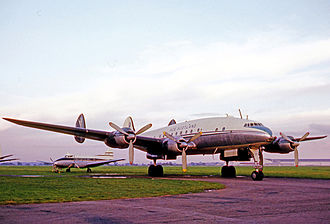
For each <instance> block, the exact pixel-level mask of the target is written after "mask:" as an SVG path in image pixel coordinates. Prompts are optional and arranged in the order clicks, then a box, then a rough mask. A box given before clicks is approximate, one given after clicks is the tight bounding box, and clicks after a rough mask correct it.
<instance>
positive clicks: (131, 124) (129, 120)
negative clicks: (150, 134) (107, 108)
mask: <svg viewBox="0 0 330 224" xmlns="http://www.w3.org/2000/svg"><path fill="white" fill-rule="evenodd" d="M123 127H124V128H130V129H132V130H133V131H134V132H135V127H134V122H133V119H132V117H131V116H129V117H127V118H126V120H125V121H124V124H123Z"/></svg>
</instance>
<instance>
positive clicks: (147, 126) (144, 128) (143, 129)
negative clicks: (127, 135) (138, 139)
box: [136, 124, 152, 135]
mask: <svg viewBox="0 0 330 224" xmlns="http://www.w3.org/2000/svg"><path fill="white" fill-rule="evenodd" d="M151 126H152V124H147V125H146V126H144V127H142V128H140V130H138V131H137V132H136V135H139V134H142V133H143V132H145V131H146V130H148V129H149V128H151Z"/></svg>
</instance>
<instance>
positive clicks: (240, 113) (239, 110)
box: [238, 109, 243, 119]
mask: <svg viewBox="0 0 330 224" xmlns="http://www.w3.org/2000/svg"><path fill="white" fill-rule="evenodd" d="M238 112H239V115H240V116H241V119H243V116H242V112H241V109H238Z"/></svg>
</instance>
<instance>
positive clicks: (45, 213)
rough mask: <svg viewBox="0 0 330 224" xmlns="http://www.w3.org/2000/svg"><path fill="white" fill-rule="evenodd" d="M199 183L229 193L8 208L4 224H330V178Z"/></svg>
mask: <svg viewBox="0 0 330 224" xmlns="http://www.w3.org/2000/svg"><path fill="white" fill-rule="evenodd" d="M185 179H187V178H185ZM189 179H190V178H189ZM194 179H196V180H204V181H212V182H219V183H223V184H225V185H226V189H223V190H217V191H209V192H203V193H195V194H184V195H175V196H163V197H152V198H138V199H116V200H104V201H86V202H68V203H45V204H30V205H2V206H0V223H281V224H282V223H330V180H312V179H294V178H265V179H264V180H263V181H252V180H251V179H250V178H249V177H238V178H235V179H224V178H219V177H217V178H215V177H209V178H194Z"/></svg>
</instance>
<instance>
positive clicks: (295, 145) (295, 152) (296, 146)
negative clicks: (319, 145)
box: [280, 132, 309, 167]
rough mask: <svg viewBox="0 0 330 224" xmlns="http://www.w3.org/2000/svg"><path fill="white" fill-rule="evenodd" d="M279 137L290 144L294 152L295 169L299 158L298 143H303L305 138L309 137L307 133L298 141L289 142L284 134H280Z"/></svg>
mask: <svg viewBox="0 0 330 224" xmlns="http://www.w3.org/2000/svg"><path fill="white" fill-rule="evenodd" d="M280 135H281V136H282V137H283V138H284V139H285V140H287V141H288V142H290V144H291V147H292V148H293V151H294V164H295V166H296V167H298V163H299V156H298V146H299V145H300V143H299V142H301V141H304V140H305V139H306V138H307V136H308V135H309V132H306V133H305V134H304V135H303V136H302V137H301V138H300V139H298V140H295V141H293V140H291V139H290V138H289V137H288V136H286V135H285V134H283V133H282V132H280Z"/></svg>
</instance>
